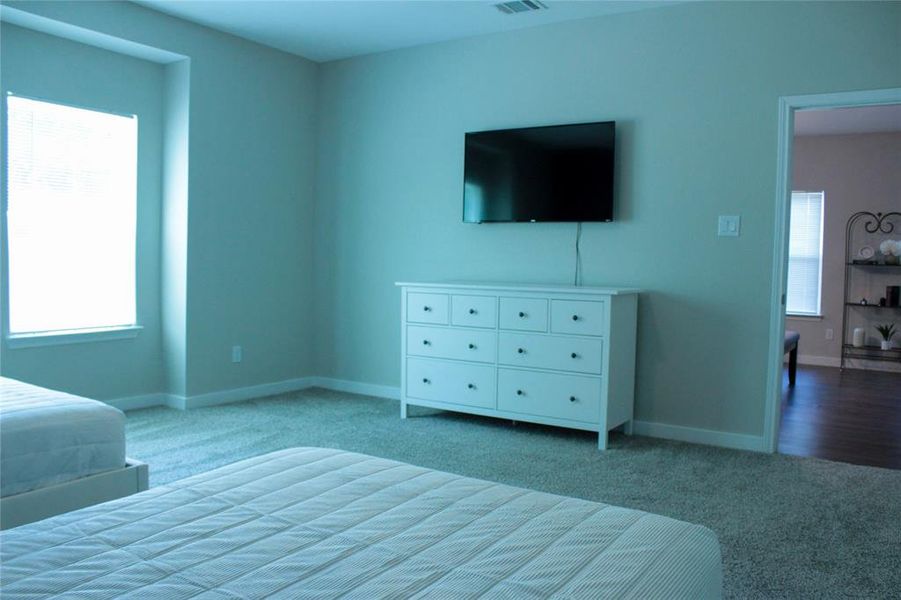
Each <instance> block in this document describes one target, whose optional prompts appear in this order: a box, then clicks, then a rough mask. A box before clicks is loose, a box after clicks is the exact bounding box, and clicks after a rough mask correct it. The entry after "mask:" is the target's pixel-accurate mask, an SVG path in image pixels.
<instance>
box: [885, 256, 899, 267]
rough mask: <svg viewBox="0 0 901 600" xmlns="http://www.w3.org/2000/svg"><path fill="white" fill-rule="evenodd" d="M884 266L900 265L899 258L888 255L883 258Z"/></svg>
mask: <svg viewBox="0 0 901 600" xmlns="http://www.w3.org/2000/svg"><path fill="white" fill-rule="evenodd" d="M885 264H887V265H897V264H901V256H894V255H892V254H889V255H887V256H886V257H885Z"/></svg>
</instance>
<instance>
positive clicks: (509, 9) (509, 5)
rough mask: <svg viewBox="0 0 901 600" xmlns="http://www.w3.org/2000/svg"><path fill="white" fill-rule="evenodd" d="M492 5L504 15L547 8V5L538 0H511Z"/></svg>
mask: <svg viewBox="0 0 901 600" xmlns="http://www.w3.org/2000/svg"><path fill="white" fill-rule="evenodd" d="M494 6H495V8H497V9H498V10H499V11H501V12H502V13H504V14H506V15H513V14H516V13H524V12H531V11H533V10H547V5H546V4H545V3H544V2H539V1H538V0H513V2H501V3H500V4H495V5H494Z"/></svg>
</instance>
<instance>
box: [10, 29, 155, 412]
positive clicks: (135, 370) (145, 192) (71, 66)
mask: <svg viewBox="0 0 901 600" xmlns="http://www.w3.org/2000/svg"><path fill="white" fill-rule="evenodd" d="M0 53H2V70H0V88H2V94H3V98H4V101H3V102H2V108H0V127H5V126H6V102H5V97H6V93H7V92H14V93H16V94H19V95H22V96H30V97H34V98H39V99H46V100H50V101H54V102H61V103H64V104H73V105H77V106H83V107H86V108H93V109H97V110H106V111H111V112H118V113H134V114H137V115H138V163H139V165H138V229H137V244H138V251H137V260H138V280H137V303H138V306H137V308H138V322H139V323H140V324H141V325H143V326H144V330H143V331H142V332H141V333H140V335H139V336H138V337H137V338H135V339H128V340H115V341H107V342H98V343H90V344H72V345H65V346H44V347H36V348H16V349H9V348H8V347H6V345H5V343H6V342H5V340H3V344H4V345H3V348H2V353H3V356H2V374H3V375H5V376H8V377H14V378H17V379H23V380H25V381H29V382H32V383H36V384H39V385H45V386H47V387H52V388H63V389H66V390H69V391H71V392H73V393H79V394H84V395H89V396H93V397H96V398H101V399H105V398H116V397H121V396H131V395H138V394H146V393H153V392H158V391H159V390H160V389H161V388H162V365H161V360H160V355H161V353H160V308H159V297H160V278H159V258H160V257H159V242H160V219H159V217H160V168H161V166H160V162H161V156H160V150H161V147H162V96H161V93H160V90H161V87H162V82H163V70H162V67H161V66H160V65H158V64H155V63H151V62H147V61H143V60H139V59H135V58H131V57H127V56H123V55H121V54H116V53H114V52H108V51H106V50H100V49H98V48H93V47H91V46H86V45H84V44H79V43H76V42H71V41H68V40H63V39H60V38H58V37H54V36H50V35H45V34H42V33H36V32H34V31H31V30H29V29H23V28H20V27H16V26H14V25H9V24H7V23H3V24H0ZM0 177H3V179H4V180H5V177H6V171H5V169H4V170H3V171H2V176H0ZM0 187H2V189H3V194H4V199H5V193H6V186H5V184H4V185H2V186H0ZM3 275H4V277H3V281H4V282H5V281H6V278H5V273H4V274H3ZM4 318H5V316H4Z"/></svg>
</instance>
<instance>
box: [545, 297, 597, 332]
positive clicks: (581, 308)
mask: <svg viewBox="0 0 901 600" xmlns="http://www.w3.org/2000/svg"><path fill="white" fill-rule="evenodd" d="M604 307H605V303H604V302H603V301H587V300H551V332H552V333H575V334H579V335H605V334H606V333H607V331H606V329H607V321H606V319H605V318H604Z"/></svg>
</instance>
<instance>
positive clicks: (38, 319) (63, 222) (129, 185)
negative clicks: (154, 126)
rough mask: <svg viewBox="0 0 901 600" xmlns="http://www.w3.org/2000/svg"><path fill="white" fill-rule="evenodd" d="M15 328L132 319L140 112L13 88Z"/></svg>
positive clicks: (10, 164)
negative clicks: (67, 102) (27, 94)
mask: <svg viewBox="0 0 901 600" xmlns="http://www.w3.org/2000/svg"><path fill="white" fill-rule="evenodd" d="M7 119H8V121H7V132H8V133H7V182H8V184H7V185H8V194H7V197H8V206H7V227H8V242H9V254H8V256H9V329H10V333H11V334H16V333H38V332H60V331H69V330H85V329H95V328H105V327H115V326H128V325H134V324H135V228H136V214H137V135H138V131H137V118H136V117H128V116H120V115H113V114H109V113H104V112H98V111H93V110H85V109H80V108H73V107H70V106H62V105H59V104H53V103H49V102H42V101H37V100H31V99H28V98H21V97H17V96H8V97H7Z"/></svg>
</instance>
